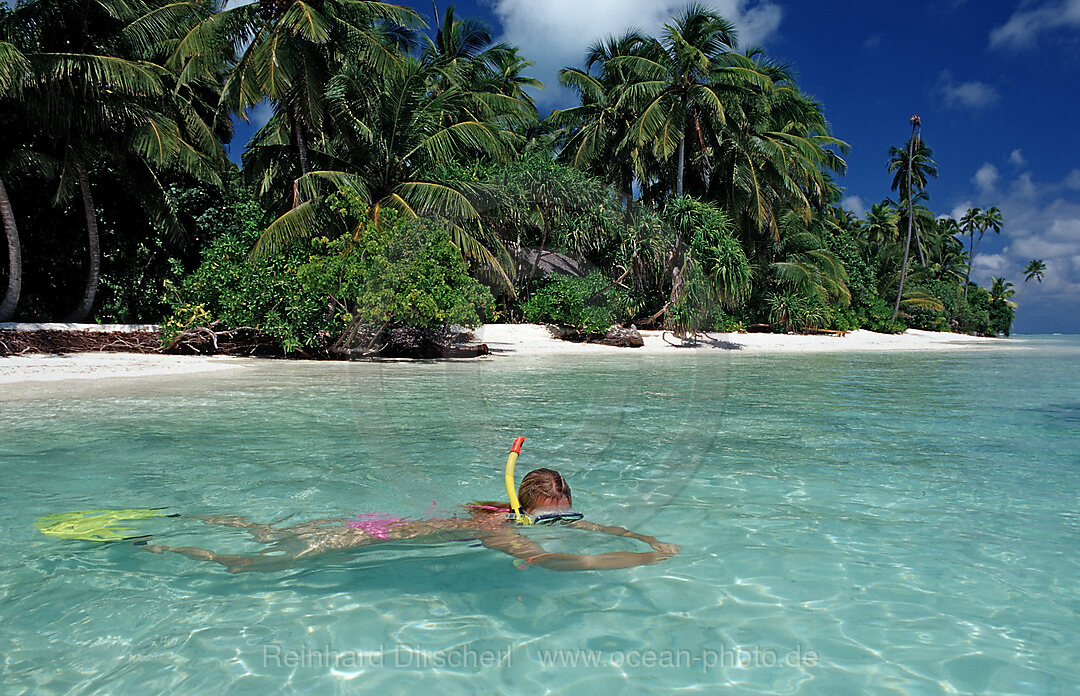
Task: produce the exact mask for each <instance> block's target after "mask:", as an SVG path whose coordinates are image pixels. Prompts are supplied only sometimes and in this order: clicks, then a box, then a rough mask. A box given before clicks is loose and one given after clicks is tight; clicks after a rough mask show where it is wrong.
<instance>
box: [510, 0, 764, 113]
mask: <svg viewBox="0 0 1080 696" xmlns="http://www.w3.org/2000/svg"><path fill="white" fill-rule="evenodd" d="M493 3H494V12H495V15H496V16H497V17H498V18H499V21H500V22H501V23H502V27H503V34H502V36H501V37H500V40H502V41H507V42H509V43H511V44H513V45H515V46H518V47H519V48H520V49H521V54H522V55H524V56H526V57H527V58H528V59H529V60H531V61H533V62H534V63H535V66H534V67H533V69H532V71H531V74H532V75H533V76H534V77H536V78H537V79H539V80H540V81H541V82H543V83H544V84H545V85H546V86H547V89H546V90H544V91H541V92H538V93H537V94H536V98H537V100H538V101H539V102H540V103H541V104H547V105H548V106H553V105H559V106H562V105H565V104H568V103H570V102H571V100H572V95H571V93H570V92H569V91H568V90H566V89H564V88H562V87H561V86H560V85H559V79H558V72H559V70H560V69H561V68H563V67H566V66H578V67H583V63H584V57H585V51H586V49H587V47H588V46H589V45H590V44H592V43H593V42H595V41H597V40H600V39H604V38H606V37H608V36H611V35H619V34H622V33H623V32H625V31H626V30H627V29H629V28H636V29H641V30H642V31H645V32H648V33H650V34H653V35H654V36H655V35H656V33H657V32H659V30H660V28H661V27H662V26H663V25H664V24H665V23H667V22H669V21H671V18H672V17H673V16H674V15H676V14H679V13H680V12H682V10H684V9H685V8H686V2H685V0H546V1H542V2H537V1H536V0H493ZM704 4H705V5H707V6H709V7H711V8H712V9H714V10H715V11H717V12H718V13H720V14H721V15H722V16H724V17H725V18H727V19H728V20H730V21H731V22H734V23H735V25H736V26H737V27H738V30H739V46H740V47H746V46H754V45H757V44H760V43H762V42H763V41H764V40H765V39H767V38H768V37H769V36H771V35H772V34H773V32H775V31H776V29H777V27H779V26H780V17H781V10H780V7H779V6H778V5H774V4H773V3H772V2H771V1H770V0H709V1H707V2H705V3H704Z"/></svg>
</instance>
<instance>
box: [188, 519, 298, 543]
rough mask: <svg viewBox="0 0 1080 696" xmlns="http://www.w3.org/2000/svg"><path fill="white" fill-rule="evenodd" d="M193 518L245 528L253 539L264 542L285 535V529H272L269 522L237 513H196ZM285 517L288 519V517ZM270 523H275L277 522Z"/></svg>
mask: <svg viewBox="0 0 1080 696" xmlns="http://www.w3.org/2000/svg"><path fill="white" fill-rule="evenodd" d="M290 517H291V515H290ZM194 519H197V520H202V521H203V522H205V523H206V524H217V525H221V526H223V527H236V528H237V529H244V530H247V532H248V533H249V534H251V536H252V538H253V539H255V541H258V542H261V543H264V544H268V543H270V542H273V541H278V540H279V539H281V538H282V536H287V533H286V530H283V529H274V528H273V527H272V526H271V525H269V524H261V523H258V522H251V521H250V520H248V519H247V518H245V517H240V516H239V515H196V516H195V517H194ZM285 519H288V517H286V518H285ZM282 521H284V520H278V522H282ZM272 524H277V522H274V523H272Z"/></svg>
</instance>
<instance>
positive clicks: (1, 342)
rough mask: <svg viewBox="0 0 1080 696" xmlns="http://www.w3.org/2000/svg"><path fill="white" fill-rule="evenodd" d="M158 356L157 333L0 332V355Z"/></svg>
mask: <svg viewBox="0 0 1080 696" xmlns="http://www.w3.org/2000/svg"><path fill="white" fill-rule="evenodd" d="M95 351H97V352H112V353H160V352H161V332H159V331H51V330H41V331H13V330H6V329H5V330H0V356H8V355H23V354H25V353H53V354H63V353H90V352H95Z"/></svg>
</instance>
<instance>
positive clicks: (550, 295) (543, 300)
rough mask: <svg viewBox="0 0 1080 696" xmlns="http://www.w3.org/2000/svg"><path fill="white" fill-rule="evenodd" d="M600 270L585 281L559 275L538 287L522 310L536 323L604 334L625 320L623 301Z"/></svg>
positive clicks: (584, 279) (591, 272)
mask: <svg viewBox="0 0 1080 696" xmlns="http://www.w3.org/2000/svg"><path fill="white" fill-rule="evenodd" d="M610 284H611V281H609V280H608V279H607V278H605V277H604V275H603V274H602V273H600V271H595V270H594V271H590V272H589V273H588V274H587V275H585V276H584V277H582V278H577V277H574V276H568V275H561V274H556V275H552V276H549V277H548V278H547V279H545V280H543V281H541V282H540V283H538V284H537V289H536V290H535V291H534V292H533V294H532V296H531V297H529V299H528V300H526V301H525V302H523V303H522V305H521V311H522V313H523V314H524V315H525V318H526V319H528V320H529V321H530V322H533V323H551V324H562V325H565V326H570V327H573V328H575V329H578V330H579V331H582V332H583V333H586V334H594V335H595V334H602V333H604V332H606V331H607V329H608V327H610V326H611V325H612V324H615V323H617V322H618V321H619V320H620V319H621V316H620V315H621V312H619V310H618V305H619V301H618V298H617V297H616V293H615V292H614V289H613V288H612V289H605V288H607V286H608V285H610Z"/></svg>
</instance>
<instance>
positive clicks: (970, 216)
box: [960, 206, 1004, 300]
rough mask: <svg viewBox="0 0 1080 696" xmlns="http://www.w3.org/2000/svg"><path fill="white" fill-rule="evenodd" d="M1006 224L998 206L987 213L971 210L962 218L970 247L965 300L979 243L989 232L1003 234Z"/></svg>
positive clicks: (962, 225) (962, 224) (961, 221)
mask: <svg viewBox="0 0 1080 696" xmlns="http://www.w3.org/2000/svg"><path fill="white" fill-rule="evenodd" d="M1003 224H1004V220H1003V219H1002V216H1001V211H1000V210H998V208H997V206H994V207H991V208H987V209H986V210H985V211H983V210H979V209H978V208H971V209H969V210H968V211H967V212H966V213H964V217H962V218H960V226H961V227H962V228H963V230H964V232H966V233H967V235H968V237H969V240H970V242H969V246H968V269H967V275H966V276H964V299H965V300H966V299H967V291H968V288H967V286H968V283H970V282H971V267H972V264H973V263H974V262H975V250H976V249H977V248H978V247H979V243H980V242H982V238H983V235H984V234H986V231H987V230H993V231H994V234H1001V227H1002V225H1003ZM976 232H978V233H979V236H978V237H976V236H975V233H976Z"/></svg>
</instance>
